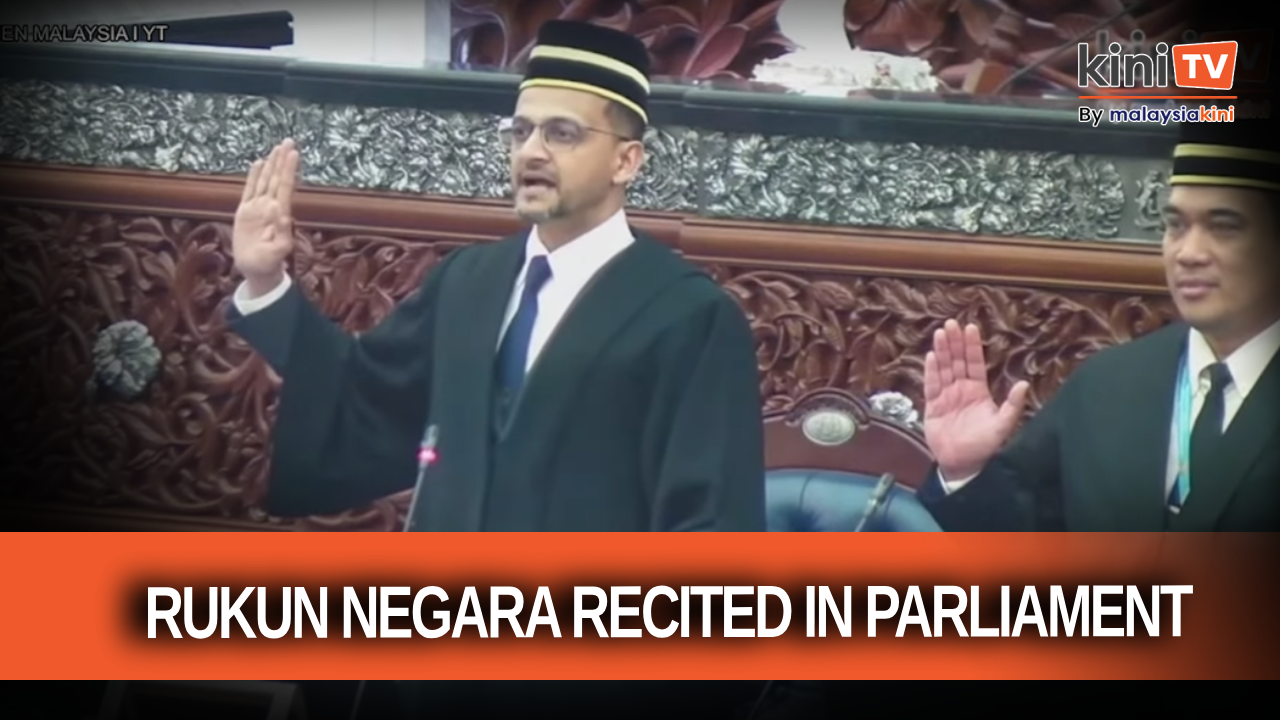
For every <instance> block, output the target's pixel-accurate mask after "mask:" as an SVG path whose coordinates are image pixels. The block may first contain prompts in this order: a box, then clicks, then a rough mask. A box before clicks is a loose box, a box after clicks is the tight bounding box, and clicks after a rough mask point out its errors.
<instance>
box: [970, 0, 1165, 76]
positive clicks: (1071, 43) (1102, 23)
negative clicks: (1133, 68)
mask: <svg viewBox="0 0 1280 720" xmlns="http://www.w3.org/2000/svg"><path fill="white" fill-rule="evenodd" d="M1150 2H1151V0H1138V2H1135V3H1134V4H1132V5H1130V6H1128V7H1125V8H1121V10H1120V11H1119V12H1117V13H1113V14H1112V15H1111V17H1108V18H1105V19H1103V20H1099V21H1098V22H1097V23H1096V24H1095V25H1094V26H1093V27H1091V28H1089V29H1088V30H1085V31H1084V32H1082V33H1080V34H1078V35H1076V36H1075V37H1073V38H1071V39H1070V40H1068V41H1066V42H1064V43H1062V44H1061V45H1059V46H1058V48H1057V49H1056V50H1054V51H1053V52H1051V53H1049V54H1047V55H1045V56H1044V57H1042V58H1040V59H1039V60H1037V61H1035V62H1033V63H1031V64H1029V65H1024V66H1022V67H1021V68H1020V69H1019V70H1017V71H1016V72H1014V73H1013V74H1011V75H1010V76H1009V77H1007V78H1005V79H1004V80H1003V81H1002V82H1001V83H1000V84H999V85H997V86H995V88H993V89H992V90H991V93H990V94H991V95H998V94H1000V91H1001V90H1004V89H1005V88H1007V87H1009V86H1010V85H1012V84H1013V83H1014V82H1016V81H1017V80H1018V79H1020V78H1022V77H1025V76H1026V75H1027V74H1029V73H1032V72H1035V71H1036V70H1038V69H1040V68H1041V67H1043V66H1044V65H1047V64H1048V63H1049V61H1050V60H1053V59H1054V58H1056V57H1058V56H1059V55H1061V54H1062V51H1063V50H1066V49H1067V48H1070V47H1075V46H1076V45H1078V44H1079V43H1080V41H1081V40H1084V39H1085V38H1087V37H1089V36H1090V35H1093V34H1095V33H1097V32H1098V31H1099V30H1101V29H1102V28H1104V27H1107V26H1109V25H1111V23H1114V22H1115V21H1117V20H1119V19H1120V18H1122V17H1124V16H1125V15H1131V14H1133V13H1136V12H1138V11H1139V10H1141V9H1143V8H1145V7H1146V5H1148V4H1149V3H1150Z"/></svg>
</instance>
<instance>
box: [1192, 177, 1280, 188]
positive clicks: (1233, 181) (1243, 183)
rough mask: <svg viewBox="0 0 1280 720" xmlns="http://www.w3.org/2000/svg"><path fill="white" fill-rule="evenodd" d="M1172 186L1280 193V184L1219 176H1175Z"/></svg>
mask: <svg viewBox="0 0 1280 720" xmlns="http://www.w3.org/2000/svg"><path fill="white" fill-rule="evenodd" d="M1169 184H1170V185H1222V186H1229V187H1243V188H1255V189H1258V190H1274V191H1276V192H1280V182H1272V181H1270V180H1255V179H1253V178H1240V177H1219V176H1217V175H1174V176H1173V177H1171V178H1169Z"/></svg>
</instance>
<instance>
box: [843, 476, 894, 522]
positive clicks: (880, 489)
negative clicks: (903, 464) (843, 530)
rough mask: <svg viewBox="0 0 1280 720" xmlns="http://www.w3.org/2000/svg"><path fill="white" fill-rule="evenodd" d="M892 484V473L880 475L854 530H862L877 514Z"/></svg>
mask: <svg viewBox="0 0 1280 720" xmlns="http://www.w3.org/2000/svg"><path fill="white" fill-rule="evenodd" d="M893 484H894V480H893V474H892V473H885V474H884V475H881V476H880V482H878V483H876V486H875V489H873V490H872V491H871V497H870V499H868V500H867V507H866V509H865V510H863V511H862V517H861V518H859V519H858V525H857V526H856V527H855V528H854V529H853V531H854V532H864V531H865V529H866V527H867V525H868V524H869V523H870V522H871V520H872V519H873V518H875V517H876V516H877V515H879V513H880V510H881V508H882V507H883V505H884V499H885V496H887V495H888V494H889V490H891V489H892V488H893Z"/></svg>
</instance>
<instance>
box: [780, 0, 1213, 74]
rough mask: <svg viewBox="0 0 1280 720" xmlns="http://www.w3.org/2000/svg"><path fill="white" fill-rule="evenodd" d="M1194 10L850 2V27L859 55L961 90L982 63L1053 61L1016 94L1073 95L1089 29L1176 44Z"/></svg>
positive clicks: (1071, 0) (1090, 2) (1011, 2)
mask: <svg viewBox="0 0 1280 720" xmlns="http://www.w3.org/2000/svg"><path fill="white" fill-rule="evenodd" d="M792 1H793V2H794V1H796V0H792ZM1188 4H1189V0H1180V1H1178V2H1167V3H1147V4H1145V5H1143V6H1142V7H1140V8H1136V9H1137V12H1138V14H1137V15H1136V16H1134V15H1127V14H1126V15H1121V14H1120V13H1121V11H1122V10H1123V9H1124V7H1125V6H1126V5H1133V3H1124V2H1121V0H845V3H844V24H845V34H846V35H848V37H849V41H850V43H851V44H852V45H853V46H854V47H858V48H861V49H863V50H879V51H883V52H888V53H893V54H895V55H914V56H916V57H920V58H923V59H925V60H927V61H928V62H929V63H930V65H932V66H933V69H934V72H935V74H937V75H938V77H939V78H940V79H941V80H942V81H943V82H944V83H946V84H947V85H948V86H950V87H952V88H955V89H959V88H960V87H961V86H962V85H963V83H964V81H965V78H966V76H967V75H968V74H969V72H970V70H971V69H972V68H973V66H974V64H975V63H977V62H982V61H985V62H995V63H998V64H1002V65H1006V66H1008V67H1010V68H1012V69H1014V70H1016V69H1019V68H1022V67H1025V66H1028V65H1031V64H1032V63H1036V62H1038V61H1040V60H1041V59H1043V58H1044V57H1045V56H1046V55H1053V58H1052V59H1051V60H1048V61H1047V62H1045V64H1044V65H1043V66H1042V68H1041V69H1039V70H1038V71H1035V72H1031V73H1028V74H1027V75H1026V76H1025V77H1023V78H1021V79H1019V80H1018V81H1016V82H1015V83H1014V84H1013V86H1012V89H1011V90H1012V92H1015V93H1018V94H1039V93H1041V92H1043V91H1046V90H1055V91H1064V90H1065V91H1066V92H1069V93H1072V94H1075V93H1077V92H1078V91H1079V87H1078V86H1077V83H1076V62H1077V57H1076V52H1075V46H1076V42H1077V40H1076V38H1078V37H1080V35H1081V34H1082V33H1087V34H1086V35H1085V37H1084V39H1083V41H1084V42H1088V43H1095V44H1096V39H1097V36H1096V34H1095V33H1089V32H1088V31H1089V30H1090V28H1093V27H1094V26H1096V25H1099V24H1100V23H1103V22H1104V21H1106V20H1107V19H1109V18H1115V19H1114V21H1112V22H1111V23H1110V24H1107V25H1105V26H1104V27H1103V28H1102V29H1105V30H1107V31H1108V33H1109V36H1110V38H1111V39H1112V40H1118V41H1120V42H1125V43H1127V42H1129V41H1130V38H1131V36H1132V33H1133V32H1134V31H1135V30H1140V31H1142V33H1144V37H1145V42H1147V43H1148V44H1149V46H1151V47H1153V46H1154V45H1155V43H1157V42H1161V41H1164V42H1177V41H1179V39H1180V38H1181V36H1182V33H1183V32H1184V31H1185V30H1186V29H1187V25H1186V22H1185V21H1186V18H1187V14H1188V13H1187V6H1188ZM1064 47H1065V48H1066V49H1065V50H1062V51H1061V52H1059V50H1060V49H1061V48H1064ZM1094 51H1095V52H1097V51H1098V49H1097V48H1095V49H1094Z"/></svg>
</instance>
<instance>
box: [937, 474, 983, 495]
mask: <svg viewBox="0 0 1280 720" xmlns="http://www.w3.org/2000/svg"><path fill="white" fill-rule="evenodd" d="M976 477H978V476H977V475H976V474H974V475H970V476H968V477H963V478H960V479H959V480H948V479H947V478H946V476H944V475H943V474H942V471H941V470H939V471H938V480H939V481H941V482H942V489H943V491H945V492H946V493H947V494H948V495H950V494H951V493H953V492H955V491H957V490H959V489H960V488H962V487H964V486H965V485H968V484H969V481H970V480H972V479H974V478H976Z"/></svg>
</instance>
